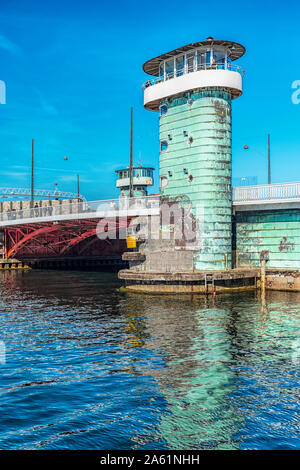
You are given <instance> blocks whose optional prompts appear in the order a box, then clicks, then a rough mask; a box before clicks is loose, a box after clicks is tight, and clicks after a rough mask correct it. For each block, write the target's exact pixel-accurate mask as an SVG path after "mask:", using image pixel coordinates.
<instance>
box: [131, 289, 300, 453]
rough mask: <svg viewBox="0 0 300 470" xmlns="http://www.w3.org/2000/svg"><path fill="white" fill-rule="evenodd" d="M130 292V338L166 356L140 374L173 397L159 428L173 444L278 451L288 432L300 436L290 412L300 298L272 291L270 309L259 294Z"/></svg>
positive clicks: (173, 446) (268, 301)
mask: <svg viewBox="0 0 300 470" xmlns="http://www.w3.org/2000/svg"><path fill="white" fill-rule="evenodd" d="M126 297H127V309H126V317H127V319H128V330H127V332H128V334H129V336H128V340H130V341H131V344H132V346H133V347H142V348H148V349H149V350H153V351H156V352H160V354H161V357H162V359H163V364H160V365H158V367H157V368H152V369H151V370H148V371H146V370H145V369H144V368H143V370H138V369H135V373H143V374H146V373H148V374H149V375H152V376H153V377H154V378H155V380H156V381H157V383H158V384H159V389H160V392H161V393H162V394H163V396H164V398H165V400H166V411H165V412H163V413H162V414H161V417H160V424H159V432H160V434H161V437H162V439H163V440H164V441H165V442H166V445H167V447H169V448H171V449H193V448H200V449H212V448H214V449H238V448H269V447H271V448H272V447H274V448H277V447H276V446H277V445H279V447H280V445H281V444H278V442H279V441H280V442H281V440H280V439H281V438H279V435H280V434H281V433H284V432H288V433H291V432H292V434H293V433H295V437H296V435H297V431H296V427H295V428H294V426H293V422H292V421H290V419H289V409H290V407H291V406H292V407H293V406H295V404H296V403H297V402H298V398H297V392H296V390H297V388H295V372H296V370H297V366H296V365H295V364H294V363H293V361H292V353H293V344H294V343H295V341H296V340H297V338H298V336H299V316H300V312H299V308H298V306H297V299H298V301H299V296H298V297H297V296H295V295H294V294H291V293H282V292H280V293H279V292H278V293H277V292H267V295H266V299H264V300H263V302H264V306H263V308H262V305H261V298H260V296H259V295H257V294H256V293H250V294H249V293H248V294H243V295H240V296H238V295H235V296H233V297H232V296H224V297H218V298H217V300H216V301H214V300H212V299H210V300H205V299H203V297H195V296H194V297H190V298H188V299H187V298H184V297H181V298H178V297H176V298H175V297H173V296H164V297H162V296H140V295H135V294H126ZM296 297H297V299H296ZM129 338H130V339H129ZM133 338H134V339H133ZM138 367H139V366H138V365H137V368H138ZM285 407H286V416H285V417H284V420H283V422H282V416H283V414H284V412H283V410H284V408H285Z"/></svg>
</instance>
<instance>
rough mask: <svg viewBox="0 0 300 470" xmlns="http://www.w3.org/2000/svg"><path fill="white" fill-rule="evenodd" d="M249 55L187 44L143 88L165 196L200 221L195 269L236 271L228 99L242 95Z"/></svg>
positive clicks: (233, 47) (232, 46)
mask: <svg viewBox="0 0 300 470" xmlns="http://www.w3.org/2000/svg"><path fill="white" fill-rule="evenodd" d="M244 53H245V48H244V47H243V46H242V45H240V44H238V43H235V42H231V41H223V40H214V39H213V38H212V37H208V38H207V39H206V40H205V41H201V42H196V43H192V44H188V45H186V46H183V47H179V48H177V49H175V50H173V51H171V52H168V53H165V54H162V55H160V56H158V57H155V58H154V59H151V60H148V61H147V62H146V63H145V64H144V65H143V69H144V71H145V72H146V73H148V74H150V75H152V76H153V77H154V78H151V79H150V80H148V81H147V82H146V83H145V84H144V86H143V89H144V106H145V108H146V109H149V110H151V111H156V112H159V140H160V193H161V195H162V196H166V197H168V198H170V199H173V198H175V197H177V196H179V195H184V196H186V197H187V198H189V200H190V201H191V203H192V213H193V215H194V216H195V218H196V219H197V220H198V221H200V226H201V244H199V249H198V250H197V249H196V250H195V251H196V253H195V256H194V268H195V269H197V270H218V269H225V268H227V267H228V268H230V267H231V251H232V247H231V236H232V185H231V178H232V172H231V167H232V165H231V154H232V145H231V101H232V100H233V99H235V98H238V97H239V96H241V94H242V77H243V75H244V71H243V69H242V68H241V67H240V66H239V65H235V64H234V61H235V60H236V59H239V58H240V57H241V56H242V55H243V54H244Z"/></svg>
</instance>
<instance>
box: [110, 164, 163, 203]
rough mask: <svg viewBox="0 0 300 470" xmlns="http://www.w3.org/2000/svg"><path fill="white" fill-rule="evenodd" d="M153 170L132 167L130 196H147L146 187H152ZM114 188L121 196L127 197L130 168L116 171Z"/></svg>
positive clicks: (144, 167)
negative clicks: (118, 190)
mask: <svg viewBox="0 0 300 470" xmlns="http://www.w3.org/2000/svg"><path fill="white" fill-rule="evenodd" d="M153 171H154V168H150V167H146V166H136V167H135V166H134V167H132V195H133V197H141V196H148V187H149V186H153V183H154V180H153ZM116 174H117V177H118V179H117V181H116V187H117V188H119V189H120V190H121V196H127V197H129V193H130V168H129V167H128V168H124V169H122V170H116Z"/></svg>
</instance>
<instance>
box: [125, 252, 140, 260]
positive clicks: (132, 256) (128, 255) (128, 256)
mask: <svg viewBox="0 0 300 470" xmlns="http://www.w3.org/2000/svg"><path fill="white" fill-rule="evenodd" d="M145 259H146V255H144V253H140V252H139V251H131V252H130V251H126V252H125V253H123V255H122V260H123V261H145Z"/></svg>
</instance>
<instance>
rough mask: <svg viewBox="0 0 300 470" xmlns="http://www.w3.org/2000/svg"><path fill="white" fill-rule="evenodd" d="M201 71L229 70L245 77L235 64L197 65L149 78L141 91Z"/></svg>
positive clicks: (240, 68) (241, 69) (239, 67)
mask: <svg viewBox="0 0 300 470" xmlns="http://www.w3.org/2000/svg"><path fill="white" fill-rule="evenodd" d="M201 70H231V71H232V72H238V73H240V74H241V75H242V76H244V75H245V71H244V69H243V68H242V67H241V66H240V65H235V64H231V63H230V64H199V65H194V66H193V67H187V66H186V67H184V68H180V69H176V70H173V71H172V72H170V73H166V74H165V75H164V76H159V77H155V78H150V79H149V80H147V82H145V83H144V84H143V90H145V88H148V87H149V86H152V85H157V84H158V83H162V82H165V81H167V80H171V79H172V78H178V77H181V76H182V75H186V74H188V73H193V72H199V71H201Z"/></svg>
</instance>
